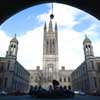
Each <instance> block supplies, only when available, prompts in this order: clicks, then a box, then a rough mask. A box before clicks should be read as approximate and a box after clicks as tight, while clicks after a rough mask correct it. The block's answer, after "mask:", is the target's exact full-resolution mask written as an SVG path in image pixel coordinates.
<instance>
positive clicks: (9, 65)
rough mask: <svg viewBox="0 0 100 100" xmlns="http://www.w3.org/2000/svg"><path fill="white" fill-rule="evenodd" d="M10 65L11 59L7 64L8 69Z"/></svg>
mask: <svg viewBox="0 0 100 100" xmlns="http://www.w3.org/2000/svg"><path fill="white" fill-rule="evenodd" d="M9 66H10V61H8V66H7V70H9Z"/></svg>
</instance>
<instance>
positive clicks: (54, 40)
mask: <svg viewBox="0 0 100 100" xmlns="http://www.w3.org/2000/svg"><path fill="white" fill-rule="evenodd" d="M53 54H55V40H54V39H53Z"/></svg>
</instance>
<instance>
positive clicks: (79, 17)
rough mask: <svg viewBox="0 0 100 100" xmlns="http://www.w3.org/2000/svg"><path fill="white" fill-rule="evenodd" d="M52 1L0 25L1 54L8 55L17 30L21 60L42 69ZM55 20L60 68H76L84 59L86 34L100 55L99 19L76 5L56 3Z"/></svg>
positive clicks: (95, 51) (96, 53)
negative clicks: (45, 32) (45, 31)
mask: <svg viewBox="0 0 100 100" xmlns="http://www.w3.org/2000/svg"><path fill="white" fill-rule="evenodd" d="M50 13H51V4H50V3H48V4H47V3H46V4H41V5H37V6H33V7H31V8H28V9H25V10H23V11H21V12H19V13H17V14H16V15H14V16H12V17H10V18H9V19H8V20H6V21H5V22H4V23H3V24H2V25H1V26H0V56H3V57H4V56H5V54H6V51H7V50H8V46H9V42H10V40H11V39H12V37H14V34H15V33H16V35H17V39H18V41H19V46H18V47H19V49H18V56H17V59H18V61H19V62H20V63H21V64H22V65H23V66H24V67H25V68H26V69H35V68H36V66H38V65H39V66H41V68H42V58H43V55H42V53H43V27H44V23H45V21H46V22H47V25H48V23H49V20H50V16H49V15H50ZM54 15H55V16H54V19H53V23H55V22H57V24H58V46H59V50H58V51H59V68H60V67H61V66H65V67H66V69H75V68H77V67H78V66H79V65H80V64H81V63H82V62H83V61H84V51H83V40H84V38H85V34H87V35H88V37H89V38H90V39H91V41H92V45H93V48H94V55H95V56H100V21H99V20H98V19H96V18H94V17H93V16H91V15H89V14H88V13H86V12H84V11H81V10H79V9H77V8H74V7H71V6H68V5H63V4H58V3H54Z"/></svg>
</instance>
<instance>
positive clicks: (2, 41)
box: [0, 29, 10, 57]
mask: <svg viewBox="0 0 100 100" xmlns="http://www.w3.org/2000/svg"><path fill="white" fill-rule="evenodd" d="M9 41H10V37H9V36H7V35H6V34H5V32H4V31H3V30H1V29H0V56H1V57H4V56H5V55H6V51H7V50H8V45H9Z"/></svg>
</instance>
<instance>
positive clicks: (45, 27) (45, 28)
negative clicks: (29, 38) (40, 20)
mask: <svg viewBox="0 0 100 100" xmlns="http://www.w3.org/2000/svg"><path fill="white" fill-rule="evenodd" d="M46 30H47V26H46V22H45V24H44V31H46Z"/></svg>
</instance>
